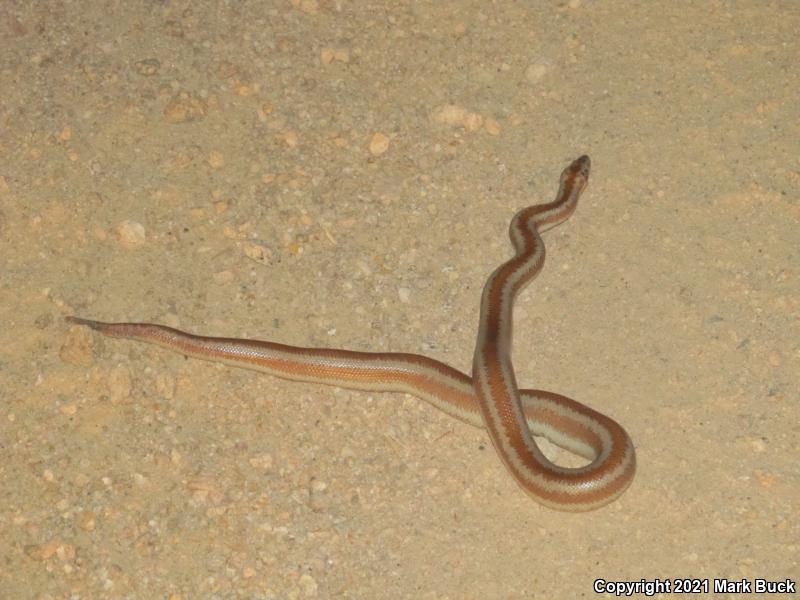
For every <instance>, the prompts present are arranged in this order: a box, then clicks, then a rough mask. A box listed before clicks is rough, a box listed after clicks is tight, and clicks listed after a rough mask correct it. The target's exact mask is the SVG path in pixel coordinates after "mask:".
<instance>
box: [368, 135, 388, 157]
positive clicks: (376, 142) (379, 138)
mask: <svg viewBox="0 0 800 600" xmlns="http://www.w3.org/2000/svg"><path fill="white" fill-rule="evenodd" d="M388 149H389V138H388V137H387V136H386V135H384V134H382V133H376V134H375V135H373V136H372V140H371V141H370V143H369V151H370V153H371V154H373V155H374V156H378V155H380V154H383V153H384V152H386V151H387V150H388Z"/></svg>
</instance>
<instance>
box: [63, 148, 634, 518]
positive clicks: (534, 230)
mask: <svg viewBox="0 0 800 600" xmlns="http://www.w3.org/2000/svg"><path fill="white" fill-rule="evenodd" d="M589 164H590V163H589V157H587V156H582V157H580V158H579V159H577V160H575V161H574V162H573V163H572V164H571V165H570V166H568V167H567V168H566V169H565V170H564V172H563V173H562V174H561V185H560V188H559V191H558V195H557V196H556V199H555V200H554V201H553V202H550V203H548V204H540V205H535V206H531V207H528V208H525V209H523V210H521V211H520V212H519V213H517V214H516V215H515V216H514V218H513V220H512V221H511V227H510V231H509V234H510V236H511V241H512V243H513V245H514V248H515V250H516V254H515V256H514V258H512V259H511V260H509V261H508V262H506V263H505V264H503V265H502V266H501V267H499V268H498V269H497V270H496V271H495V272H494V273H493V274H492V276H491V277H490V278H489V280H488V281H487V283H486V286H485V288H484V292H483V298H482V302H481V313H480V326H479V332H478V342H477V344H476V349H475V356H474V363H473V378H472V379H471V378H470V377H469V376H468V375H466V374H464V373H462V372H461V371H458V370H456V369H454V368H452V367H450V366H449V365H446V364H444V363H441V362H439V361H436V360H433V359H431V358H428V357H426V356H421V355H419V354H401V353H391V352H353V351H349V350H336V349H329V348H300V347H295V346H287V345H284V344H277V343H275V342H265V341H259V340H244V339H236V338H219V337H205V336H198V335H192V334H190V333H185V332H183V331H179V330H177V329H173V328H171V327H165V326H163V325H155V324H151V323H103V322H100V321H92V320H89V319H82V318H79V317H67V320H68V321H70V322H71V323H76V324H78V325H86V326H88V327H91V328H92V329H94V330H96V331H98V332H100V333H102V334H104V335H107V336H111V337H119V338H128V339H133V340H138V341H142V342H149V343H152V344H156V345H158V346H162V347H165V348H168V349H170V350H173V351H176V352H180V353H182V354H185V355H187V356H193V357H196V358H201V359H205V360H210V361H215V362H222V363H226V364H229V365H232V366H236V367H244V368H249V369H255V370H257V371H262V372H265V373H269V374H270V375H274V376H276V377H282V378H285V379H291V380H295V381H310V382H315V383H324V384H328V385H336V386H341V387H345V388H352V389H360V390H376V391H388V392H407V393H409V394H413V395H415V396H417V397H419V398H422V399H423V400H426V401H428V402H430V403H431V404H433V405H434V406H436V407H437V408H439V409H441V410H442V411H444V412H445V413H447V414H449V415H451V416H453V417H455V418H457V419H460V420H462V421H465V422H467V423H469V424H470V425H474V426H475V427H485V428H486V429H487V431H488V433H489V436H490V437H491V439H492V442H493V443H494V446H495V448H496V449H497V452H498V454H499V455H500V458H501V459H502V461H503V463H504V464H505V465H506V467H508V469H509V471H510V472H511V474H512V475H513V476H514V479H516V481H517V482H518V483H519V484H520V486H522V488H523V489H524V490H525V491H526V492H528V493H529V494H530V495H531V496H532V497H533V498H534V499H535V500H536V501H538V502H540V503H542V504H544V505H545V506H549V507H551V508H554V509H558V510H565V511H584V510H591V509H594V508H598V507H600V506H603V505H604V504H607V503H609V502H611V501H612V500H614V499H615V498H617V497H618V496H619V495H620V494H622V492H624V491H625V489H626V488H627V487H628V485H629V484H630V482H631V480H632V479H633V476H634V473H635V470H636V457H635V452H634V449H633V444H632V443H631V440H630V438H629V437H628V434H627V433H626V432H625V430H624V429H623V428H622V427H621V426H620V425H619V424H618V423H617V422H616V421H614V420H613V419H611V418H609V417H607V416H605V415H603V414H600V413H598V412H596V411H594V410H592V409H591V408H589V407H587V406H584V405H583V404H580V403H578V402H576V401H574V400H572V399H570V398H567V397H565V396H562V395H560V394H555V393H553V392H546V391H543V390H519V389H518V388H517V384H516V379H515V376H514V369H513V367H512V364H511V358H510V348H511V313H512V308H513V302H514V297H515V295H516V293H517V292H518V291H519V290H520V288H522V287H523V286H524V285H525V284H526V283H527V282H528V281H530V280H531V279H532V278H533V277H535V276H536V274H537V273H538V272H539V271H540V270H541V268H542V265H543V263H544V244H543V242H542V239H541V237H540V236H539V232H540V231H541V230H544V229H547V228H549V227H553V226H555V225H557V224H559V223H560V222H562V221H564V220H565V219H567V218H568V217H569V216H570V215H571V214H572V212H573V211H574V209H575V206H576V203H577V201H578V197H579V196H580V194H581V192H582V191H583V189H584V187H586V183H587V181H588V176H589ZM534 435H538V436H543V437H545V438H547V439H548V440H550V441H551V442H553V443H554V444H556V445H558V446H560V447H562V448H564V449H566V450H568V451H570V452H573V453H575V454H577V455H579V456H582V457H584V458H586V459H588V460H589V461H591V462H590V463H589V464H587V465H585V466H582V467H578V468H565V467H560V466H558V465H556V464H554V463H552V462H551V461H549V460H548V459H547V458H546V457H545V456H544V455H543V454H542V452H541V451H540V450H539V448H538V447H537V445H536V443H535V442H534V440H533V436H534Z"/></svg>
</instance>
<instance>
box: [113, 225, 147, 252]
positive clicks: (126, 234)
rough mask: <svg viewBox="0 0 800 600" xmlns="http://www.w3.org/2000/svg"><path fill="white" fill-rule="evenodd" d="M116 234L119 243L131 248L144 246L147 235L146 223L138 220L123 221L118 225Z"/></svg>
mask: <svg viewBox="0 0 800 600" xmlns="http://www.w3.org/2000/svg"><path fill="white" fill-rule="evenodd" d="M116 234H117V241H118V242H119V245H120V246H122V247H123V248H127V249H129V250H130V249H133V248H138V247H140V246H142V245H143V244H144V243H145V240H146V237H147V236H146V234H145V230H144V225H142V224H141V223H137V222H136V221H123V222H122V223H120V224H119V225H117V229H116Z"/></svg>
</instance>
